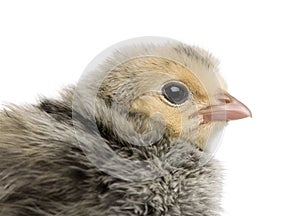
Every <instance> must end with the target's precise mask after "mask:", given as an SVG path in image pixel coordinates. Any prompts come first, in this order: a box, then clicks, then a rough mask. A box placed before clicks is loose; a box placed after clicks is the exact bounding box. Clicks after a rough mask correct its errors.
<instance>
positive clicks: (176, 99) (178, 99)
mask: <svg viewBox="0 0 300 216" xmlns="http://www.w3.org/2000/svg"><path fill="white" fill-rule="evenodd" d="M163 95H164V96H165V98H166V99H168V100H169V101H170V102H172V103H174V104H181V103H183V102H185V101H186V100H187V98H188V90H187V88H186V87H185V86H184V85H182V84H180V83H168V84H166V85H165V86H164V87H163Z"/></svg>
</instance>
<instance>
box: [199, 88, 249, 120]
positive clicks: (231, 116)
mask: <svg viewBox="0 0 300 216" xmlns="http://www.w3.org/2000/svg"><path fill="white" fill-rule="evenodd" d="M218 101H220V102H222V104H220V105H211V106H209V107H207V108H205V109H202V110H199V112H198V115H199V114H200V115H202V117H203V123H207V122H211V121H230V120H238V119H242V118H247V117H252V113H251V111H250V109H249V108H248V107H247V106H246V105H244V104H243V103H242V102H240V101H239V100H237V99H236V98H234V97H233V96H231V95H230V94H229V93H227V92H225V93H223V94H220V95H219V96H218Z"/></svg>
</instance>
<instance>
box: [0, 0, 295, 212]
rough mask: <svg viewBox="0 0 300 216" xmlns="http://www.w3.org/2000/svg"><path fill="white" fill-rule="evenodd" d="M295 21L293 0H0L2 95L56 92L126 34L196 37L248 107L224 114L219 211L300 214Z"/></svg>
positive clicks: (30, 98) (17, 97)
mask: <svg viewBox="0 0 300 216" xmlns="http://www.w3.org/2000/svg"><path fill="white" fill-rule="evenodd" d="M299 30H300V6H298V4H297V1H294V2H292V1H256V2H255V1H247V2H246V1H181V2H180V3H179V2H176V1H156V0H151V1H130V0H128V1H106V2H105V3H104V2H103V3H101V2H100V1H54V0H52V1H30V0H27V1H14V0H11V1H1V2H0V75H1V76H0V103H2V104H3V103H6V102H13V103H18V104H19V103H24V102H35V100H36V99H37V96H38V95H46V96H55V95H56V94H57V92H58V90H59V89H60V88H61V87H63V86H64V85H66V84H68V83H74V82H76V80H77V79H78V78H79V76H80V74H81V73H82V71H83V70H84V68H85V66H86V65H87V64H88V63H89V62H90V60H92V58H93V57H94V56H96V55H97V54H98V53H99V52H101V51H102V50H103V49H105V48H107V47H108V46H110V45H112V44H114V43H116V42H119V41H122V40H125V39H128V38H132V37H137V36H149V35H156V36H165V37H170V38H174V39H177V40H181V41H183V42H186V43H191V44H196V45H199V46H200V47H202V48H205V49H208V50H209V51H211V52H212V53H214V55H215V56H216V57H217V58H219V59H220V61H221V64H220V70H221V73H222V74H223V76H224V77H225V79H226V81H227V83H228V85H229V91H230V93H231V94H232V95H234V96H235V97H237V98H238V99H240V100H241V101H242V102H244V103H245V104H246V105H248V107H249V108H251V110H252V112H253V118H252V119H245V120H240V121H235V122H231V123H230V124H229V126H228V127H227V129H226V133H225V136H224V139H223V142H222V145H221V147H220V149H219V151H218V153H217V155H216V157H217V158H218V159H220V160H221V161H223V164H224V167H225V171H224V173H225V180H224V182H225V187H224V190H225V191H224V199H223V206H224V209H225V213H224V215H230V216H241V215H242V216H248V215H249V216H253V215H259V216H265V215H289V216H292V215H300V209H299V204H300V175H299V173H300V169H299V166H300V147H299V146H300V141H299V133H300V130H299V129H300V127H299V122H300V117H299V116H300V115H299V113H300V106H299V105H300V103H299V100H300V98H299V94H300V91H299V90H300V88H299V82H300V79H299V73H300V64H299V59H300V52H299V50H300V42H299V41H300V33H299Z"/></svg>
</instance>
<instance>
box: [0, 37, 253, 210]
mask: <svg viewBox="0 0 300 216" xmlns="http://www.w3.org/2000/svg"><path fill="white" fill-rule="evenodd" d="M88 69H89V68H88ZM170 83H171V84H170ZM180 91H181V92H180ZM184 91H188V93H187V94H186V93H185V92H184ZM178 92H179V93H180V94H179V93H178ZM170 95H171V96H170ZM172 97H173V98H172ZM175 97H177V98H175ZM180 97H181V98H180ZM249 115H250V111H249V110H248V109H247V108H246V107H245V106H244V105H243V104H242V103H240V102H239V101H237V100H236V99H235V98H233V97H232V96H230V95H229V94H228V93H227V92H226V85H225V84H224V81H223V80H222V79H221V78H220V76H219V74H218V71H217V63H216V60H215V59H214V58H212V57H211V55H209V54H208V53H207V52H205V51H203V50H201V49H199V48H197V47H192V46H188V45H186V44H182V43H179V42H170V43H164V44H151V43H144V44H143V43H140V44H137V45H135V46H133V45H126V46H124V47H122V48H120V49H119V50H115V51H114V52H112V53H111V54H110V56H109V58H106V59H105V61H103V62H99V63H98V65H96V66H94V68H93V69H91V70H90V69H89V70H88V73H86V74H84V76H83V77H82V79H81V80H80V81H79V82H78V84H77V85H76V86H70V87H68V88H66V89H64V90H63V91H62V93H61V97H60V98H58V99H48V98H44V99H42V100H41V101H40V102H39V103H38V104H37V105H26V106H14V105H11V106H8V107H6V108H5V109H4V110H3V111H1V112H0V155H1V157H0V215H1V216H2V215H3V216H4V215H5V216H6V215H7V216H12V215H20V216H21V215H24V216H25V215H51V216H52V215H91V216H96V215H97V216H98V215H207V216H208V215H209V216H212V215H219V213H220V199H221V179H222V175H221V173H220V167H219V164H218V162H217V161H216V160H214V159H212V160H209V161H207V159H208V158H209V157H210V155H209V154H210V152H209V151H206V149H209V146H208V145H209V144H210V142H209V140H210V139H211V137H214V136H215V134H216V133H217V132H218V131H220V130H221V129H222V127H223V126H224V125H226V122H227V121H228V120H233V119H240V118H243V117H247V116H249Z"/></svg>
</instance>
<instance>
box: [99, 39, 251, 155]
mask: <svg viewBox="0 0 300 216" xmlns="http://www.w3.org/2000/svg"><path fill="white" fill-rule="evenodd" d="M217 65H218V62H217V61H216V59H214V58H213V57H212V56H211V55H210V54H209V53H208V52H206V51H204V50H202V49H200V48H198V47H194V46H189V45H186V44H182V43H179V42H170V43H164V44H158V45H157V44H152V43H149V44H137V45H135V46H125V47H123V48H121V49H119V50H118V51H116V52H115V53H114V55H113V56H112V57H111V58H109V59H108V60H107V61H106V64H105V65H104V67H103V68H104V70H106V71H109V72H108V73H106V75H105V76H104V77H103V80H102V82H101V85H100V88H99V92H98V96H99V97H100V98H103V99H104V100H105V101H106V104H108V105H109V106H114V107H118V108H120V107H122V110H126V111H127V112H128V114H129V116H131V117H133V119H135V121H133V123H132V124H133V125H134V128H135V130H136V131H138V133H145V130H146V129H145V128H147V127H148V128H149V119H154V120H155V121H154V122H156V123H157V121H158V122H160V123H161V124H163V125H164V135H165V136H167V137H169V138H170V139H181V140H188V141H190V142H192V143H194V144H195V145H196V146H197V147H199V148H200V149H201V150H203V149H205V148H207V147H208V141H209V140H210V138H211V137H213V136H214V135H215V134H216V133H217V132H218V131H220V130H221V129H222V128H223V126H224V125H226V123H227V122H228V121H229V120H236V119H241V118H245V117H248V116H251V112H250V110H249V109H248V108H247V107H246V106H245V105H244V104H242V103H241V102H240V101H238V100H237V99H235V98H234V97H232V96H231V95H230V94H229V93H228V92H227V90H226V89H227V87H226V84H225V82H224V81H223V79H222V78H221V76H220V75H219V73H218V69H217ZM136 117H138V121H137V118H136ZM150 126H151V124H150ZM155 127H156V126H154V125H152V127H150V128H152V129H153V128H154V129H155ZM160 130H161V129H160Z"/></svg>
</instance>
